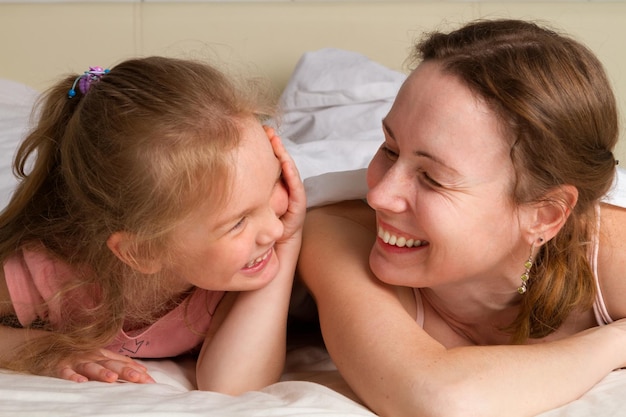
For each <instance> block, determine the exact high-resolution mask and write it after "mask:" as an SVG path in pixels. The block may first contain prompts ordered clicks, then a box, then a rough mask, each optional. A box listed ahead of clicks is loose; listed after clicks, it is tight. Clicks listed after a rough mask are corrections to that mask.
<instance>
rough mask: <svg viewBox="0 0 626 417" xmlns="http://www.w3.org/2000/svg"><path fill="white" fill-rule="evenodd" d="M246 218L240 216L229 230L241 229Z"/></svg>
mask: <svg viewBox="0 0 626 417" xmlns="http://www.w3.org/2000/svg"><path fill="white" fill-rule="evenodd" d="M245 221H246V218H245V217H242V218H241V219H240V220H239V221H238V222H237V223H236V224H235V225H234V226H233V227H231V229H230V231H231V232H233V231H235V230H237V229H241V228H242V227H243V225H244V224H245Z"/></svg>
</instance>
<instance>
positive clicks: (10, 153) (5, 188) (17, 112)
mask: <svg viewBox="0 0 626 417" xmlns="http://www.w3.org/2000/svg"><path fill="white" fill-rule="evenodd" d="M37 96H38V93H37V91H35V90H34V89H32V88H30V87H28V86H26V85H24V84H21V83H18V82H15V81H10V80H4V79H0V209H1V208H4V206H5V205H6V204H7V203H8V202H9V199H10V197H11V193H12V192H13V189H14V188H15V185H16V184H17V181H16V178H15V176H14V175H13V170H12V166H13V158H14V157H15V151H16V150H17V146H18V144H19V143H20V142H21V141H22V139H23V138H24V135H25V134H26V132H27V131H28V129H29V119H30V114H31V111H32V108H33V105H34V103H35V100H36V98H37Z"/></svg>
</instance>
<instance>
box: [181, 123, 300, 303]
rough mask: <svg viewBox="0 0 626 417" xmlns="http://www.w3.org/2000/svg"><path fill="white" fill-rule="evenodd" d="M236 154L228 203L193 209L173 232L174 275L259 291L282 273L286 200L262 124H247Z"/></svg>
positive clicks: (225, 288) (216, 287)
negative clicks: (278, 246)
mask: <svg viewBox="0 0 626 417" xmlns="http://www.w3.org/2000/svg"><path fill="white" fill-rule="evenodd" d="M233 152H234V154H233V158H232V159H233V163H234V169H233V171H232V172H233V179H232V182H231V187H229V188H228V192H229V197H228V198H227V199H226V202H225V204H223V205H219V208H218V209H216V207H215V204H214V203H213V202H212V201H207V202H206V204H204V205H202V206H201V207H200V208H198V209H197V210H195V211H194V212H193V213H192V215H191V216H190V217H189V218H187V219H186V221H185V222H183V223H182V224H181V225H180V226H179V227H178V228H177V229H176V231H175V236H174V241H175V242H179V244H178V246H179V248H178V250H177V251H176V254H177V256H176V258H177V259H176V260H175V261H174V264H173V265H170V266H169V268H170V270H171V271H172V272H173V273H174V274H175V275H176V276H178V277H179V278H182V280H184V281H185V282H187V283H190V284H193V285H195V286H197V287H200V288H204V289H209V290H223V291H246V290H255V289H258V288H261V287H263V286H265V285H266V284H267V283H269V282H270V281H271V280H272V279H274V277H275V276H276V274H277V272H278V267H279V264H278V263H279V260H278V258H277V257H276V254H275V252H274V244H275V243H276V241H277V240H278V239H280V238H281V237H282V235H283V224H282V222H281V220H280V217H281V216H282V215H283V214H285V212H286V211H287V205H288V196H287V190H286V188H285V185H284V184H283V181H282V175H281V174H282V172H281V166H280V163H279V161H278V159H277V158H276V156H275V155H274V151H273V150H272V146H271V144H270V141H269V139H268V137H267V135H266V133H265V131H264V130H263V128H262V126H261V125H260V124H259V122H258V121H256V120H254V119H249V120H246V121H245V122H244V123H243V127H242V140H241V142H240V144H239V146H238V147H237V149H235V150H234V151H233Z"/></svg>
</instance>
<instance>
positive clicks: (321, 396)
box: [0, 2, 626, 417]
mask: <svg viewBox="0 0 626 417" xmlns="http://www.w3.org/2000/svg"><path fill="white" fill-rule="evenodd" d="M469 3H472V2H465V4H464V5H463V6H459V8H458V9H455V10H457V11H456V12H455V16H456V17H459V16H461V15H463V16H464V17H476V16H475V15H476V13H474V12H472V13H464V12H459V11H458V10H460V9H464V10H467V8H468V7H469V8H470V10H471V8H472V7H476V6H475V4H469ZM511 3H515V2H511ZM468 4H469V6H468ZM0 7H3V6H0ZM42 7H44V6H42ZM111 7H113V6H111ZM116 7H120V6H116ZM124 7H125V6H124ZM132 7H134V8H135V9H134V10H136V9H137V8H138V6H136V5H133V6H132ZM236 7H239V6H236ZM268 7H270V9H272V8H277V7H279V6H276V5H269V6H268ZM280 7H283V6H280ZM280 7H279V8H280ZM294 7H295V6H294ZM306 7H307V8H308V7H312V6H306ZM321 7H328V8H330V7H333V8H334V12H338V13H339V14H341V12H342V10H344V9H343V7H344V6H342V5H339V6H330V5H329V6H321ZM376 7H379V6H376ZM380 7H382V6H380ZM395 7H397V5H396V6H395ZM406 7H408V8H413V7H414V6H406ZM427 7H428V10H429V13H430V15H429V16H430V17H431V18H432V17H433V16H435V15H436V18H437V19H439V15H440V14H442V13H446V12H447V11H449V10H451V9H450V7H451V6H449V5H445V7H444V6H442V7H443V9H445V10H443V11H438V12H437V13H434V12H433V7H434V6H433V5H432V4H430V5H428V6H427ZM535 7H536V6H535ZM576 7H578V6H576ZM615 7H617V13H619V12H620V11H626V8H624V7H623V6H609V9H610V10H609V13H612V12H615ZM285 8H286V7H285ZM404 8H405V6H402V7H400V8H399V9H396V10H395V11H394V13H398V11H401V10H404ZM5 10H7V9H5ZM14 10H15V9H11V10H10V11H14ZM360 10H362V9H360ZM376 10H378V9H376ZM49 12H50V11H49V10H47V11H46V13H43V14H42V16H43V15H46V16H50V14H49ZM61 13H65V12H61ZM141 13H143V9H142V11H141ZM289 13H292V11H289ZM582 13H584V14H587V15H589V14H588V10H587V9H583V10H582ZM1 15H2V13H0V23H7V22H8V21H9V19H12V20H13V21H15V22H12V23H11V24H12V25H14V26H15V27H17V25H18V24H19V22H20V18H21V15H20V13H17V14H14V15H12V16H11V17H10V18H9V17H7V14H4V16H5V17H4V18H3V17H2V16H1ZM289 16H291V17H293V15H289ZM611 16H613V15H612V14H611ZM378 17H381V16H378ZM382 17H384V16H382ZM544 17H545V16H544ZM105 18H106V16H105ZM135 18H136V16H135ZM3 19H5V20H6V21H3ZM33 19H34V20H35V22H39V20H38V16H36V15H35V16H31V21H32V20H33ZM279 20H280V19H279ZM388 24H389V22H387V25H388ZM146 26H147V25H146ZM0 27H4V29H0V32H1V31H2V30H8V29H6V28H7V26H6V25H0ZM143 30H146V31H147V30H149V28H146V27H144V28H143ZM51 36H52V37H55V36H58V35H56V34H51ZM111 36H112V37H115V36H117V35H115V34H112V35H111ZM375 36H379V34H376V35H375ZM263 39H264V38H262V39H261V40H260V41H259V40H257V43H258V42H263ZM396 41H397V42H400V40H398V39H396ZM401 41H402V42H406V43H408V40H407V39H401ZM250 42H252V41H250ZM253 43H254V42H253ZM329 43H332V42H329ZM337 45H338V46H342V45H345V44H343V43H342V42H341V40H339V38H338V41H337ZM337 45H335V47H320V48H311V47H310V46H311V45H309V47H307V45H300V46H299V47H298V48H297V49H299V51H300V52H298V59H297V60H296V61H297V62H296V63H295V64H294V65H293V66H292V65H291V64H289V65H286V66H285V65H283V66H281V70H280V74H278V75H276V78H274V81H275V82H276V84H277V85H279V86H280V97H279V105H280V107H281V110H282V114H281V117H280V118H279V119H277V120H275V121H274V122H273V123H274V124H275V126H276V127H277V129H278V130H279V133H280V135H281V136H282V137H283V139H284V141H285V144H286V146H287V148H288V150H289V151H290V153H291V154H292V156H293V157H294V159H295V161H296V163H297V164H298V167H299V169H300V172H301V175H302V178H303V179H304V183H305V187H306V191H307V196H308V204H309V206H315V205H320V204H325V203H329V202H333V201H339V200H342V199H349V198H360V197H362V196H363V195H364V193H365V190H366V184H365V176H364V174H365V168H366V166H367V163H368V161H369V159H370V158H371V156H372V155H373V153H374V151H375V149H376V148H377V147H378V146H379V144H380V142H381V140H382V137H381V131H380V120H381V118H382V117H383V116H384V114H385V113H386V112H387V111H388V109H389V107H390V105H391V103H392V100H393V97H394V95H395V93H396V92H397V89H398V88H399V86H400V84H401V83H402V81H403V80H404V78H405V75H404V73H403V72H402V71H401V70H399V68H400V64H401V58H398V57H397V56H396V57H394V59H396V58H397V59H398V62H396V64H397V65H391V64H390V63H389V60H388V58H387V59H385V60H383V59H377V58H376V56H377V54H376V53H375V52H372V54H368V55H365V54H363V53H361V52H357V51H356V50H355V49H359V48H353V49H352V48H348V49H342V48H338V47H336V46H337ZM286 48H287V49H288V51H286V53H291V54H293V53H294V50H295V49H296V47H295V46H293V45H288V46H287V47H286ZM77 49H80V48H77ZM149 50H150V48H148V47H145V45H144V49H142V52H146V51H149ZM399 50H400V53H399V54H398V56H400V55H403V54H405V53H406V50H407V45H406V44H404V45H402V47H401V48H399ZM4 52H7V53H8V52H11V51H8V50H7V49H5V50H4ZM13 52H15V53H17V52H16V51H13ZM88 52H89V51H87V55H89V54H88ZM117 59H119V57H115V60H117ZM381 61H385V63H381ZM101 62H102V61H98V62H97V63H98V64H100V63H101ZM29 63H30V64H32V61H27V60H26V61H24V64H23V65H21V66H19V65H17V66H16V65H15V63H13V62H12V63H11V65H9V66H7V67H5V70H4V71H3V70H2V69H0V206H2V207H3V206H4V205H5V204H6V202H7V201H8V199H9V197H10V194H11V191H12V189H13V187H14V185H15V180H14V178H13V177H12V174H11V168H10V166H11V162H12V161H11V160H12V157H13V153H14V150H15V147H16V144H17V143H18V142H19V140H20V138H21V137H22V136H23V135H24V133H25V132H26V131H27V129H28V126H29V123H30V110H31V106H32V104H33V102H34V100H35V99H36V97H37V95H38V92H39V91H40V90H41V87H42V86H43V85H44V84H46V82H47V81H49V80H50V79H51V78H52V76H53V74H43V75H42V74H41V72H37V73H32V72H31V73H29V71H32V70H33V68H32V65H31V66H30V67H29ZM619 65H621V64H619ZM619 65H618V66H617V67H616V68H618V69H619V68H621V67H620V66H619ZM68 66H71V67H73V66H74V62H71V65H69V64H68ZM13 67H15V68H17V69H15V71H14V72H11V71H10V70H11V68H13ZM52 67H53V69H55V70H56V69H58V68H55V67H54V65H52ZM63 70H67V68H64V69H63ZM74 70H75V71H78V70H79V69H74ZM51 72H55V73H61V72H62V71H52V70H51ZM271 72H274V73H276V71H274V70H271ZM38 77H39V78H38ZM31 81H32V82H31ZM33 86H34V87H35V88H33ZM346 121H349V123H348V122H346ZM622 159H623V160H626V158H623V157H622ZM625 172H626V171H622V170H619V171H618V174H619V175H618V176H617V178H616V185H615V187H614V188H613V190H612V191H611V193H610V194H609V195H608V196H607V199H609V200H611V201H618V202H620V204H625V203H626V176H624V175H625ZM295 295H296V296H297V295H298V294H295ZM304 310H306V309H304ZM289 336H290V337H289V341H288V352H287V360H286V363H285V369H284V372H283V375H282V378H281V381H280V382H277V383H275V384H273V385H271V386H269V387H266V388H264V389H262V390H259V391H253V392H248V393H245V394H243V395H240V396H228V395H222V394H218V393H212V392H202V391H198V390H196V389H195V386H194V383H193V382H192V381H193V380H194V363H193V358H188V357H184V358H175V359H164V360H145V361H142V363H144V364H145V365H146V366H147V367H148V369H149V370H150V373H151V375H152V376H153V377H154V378H155V380H156V381H157V383H156V384H150V385H136V384H130V383H115V384H106V383H100V382H87V383H83V384H76V383H72V382H68V381H64V380H60V379H56V378H48V377H42V376H32V375H21V374H16V373H12V372H9V371H3V370H0V415H2V416H5V415H6V416H16V417H35V416H86V415H89V416H137V417H157V416H168V417H169V416H171V417H176V416H181V417H183V416H185V417H195V416H220V417H221V416H224V417H248V416H327V417H335V416H336V417H339V416H342V417H353V416H354V417H356V416H375V415H374V414H373V413H372V412H371V411H369V410H368V409H367V408H366V407H364V406H363V405H361V404H360V403H359V402H358V401H355V400H354V399H353V397H352V396H351V395H350V393H348V392H346V391H344V390H343V389H342V388H343V387H342V385H341V381H340V379H338V373H337V371H336V368H335V367H334V365H333V363H332V361H331V360H330V358H329V356H328V354H327V352H326V350H325V349H324V346H323V343H322V342H321V339H320V337H319V334H318V332H317V329H316V327H315V326H314V325H312V326H303V327H302V328H296V329H295V330H294V329H293V328H292V329H290V333H289ZM335 388H336V389H335ZM624 392H626V370H618V371H614V372H613V373H611V374H610V375H608V376H607V377H606V378H604V379H603V380H602V381H600V382H599V383H598V384H597V385H596V386H594V387H593V388H592V389H591V390H590V391H588V392H587V393H586V394H585V395H583V396H582V397H581V398H579V399H577V400H575V401H573V402H571V403H569V404H566V405H564V406H562V407H560V408H557V409H554V410H550V411H548V412H545V413H543V414H541V417H588V416H603V417H611V416H624V415H626V401H624V400H623V393H624Z"/></svg>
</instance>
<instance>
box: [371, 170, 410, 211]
mask: <svg viewBox="0 0 626 417" xmlns="http://www.w3.org/2000/svg"><path fill="white" fill-rule="evenodd" d="M409 192H414V188H413V187H411V184H410V182H409V181H408V180H407V179H406V178H405V175H404V174H403V173H402V171H401V170H400V169H398V168H397V167H396V166H393V167H391V168H390V169H389V170H388V171H386V172H385V173H384V174H383V175H382V176H381V177H380V178H379V179H378V181H376V182H374V183H373V184H370V189H369V191H368V193H367V202H368V204H369V205H370V206H371V207H372V208H373V209H374V210H386V211H391V212H395V213H400V212H403V211H405V210H406V209H407V207H408V203H407V201H408V199H407V194H408V193H409Z"/></svg>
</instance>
